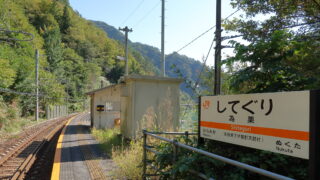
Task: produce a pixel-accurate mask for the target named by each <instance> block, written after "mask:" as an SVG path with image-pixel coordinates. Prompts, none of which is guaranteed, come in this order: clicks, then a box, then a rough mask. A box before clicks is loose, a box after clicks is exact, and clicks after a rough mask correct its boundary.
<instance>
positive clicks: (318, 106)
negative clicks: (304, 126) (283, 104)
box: [309, 90, 320, 180]
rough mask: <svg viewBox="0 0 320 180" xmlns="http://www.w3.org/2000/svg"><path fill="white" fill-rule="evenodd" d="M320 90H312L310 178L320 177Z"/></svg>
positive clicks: (314, 179) (315, 179)
mask: <svg viewBox="0 0 320 180" xmlns="http://www.w3.org/2000/svg"><path fill="white" fill-rule="evenodd" d="M319 141H320V90H317V91H310V145H309V154H310V155H309V179H311V180H317V179H320V170H319V168H320V143H319Z"/></svg>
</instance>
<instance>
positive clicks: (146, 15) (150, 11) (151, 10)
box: [133, 0, 161, 27]
mask: <svg viewBox="0 0 320 180" xmlns="http://www.w3.org/2000/svg"><path fill="white" fill-rule="evenodd" d="M160 2H161V1H160V0H159V1H158V3H157V4H155V5H154V6H153V7H152V8H151V9H150V10H149V11H148V12H147V13H146V14H145V15H144V16H143V17H142V18H141V19H140V20H139V21H138V22H137V23H136V24H135V25H134V26H133V27H137V26H138V25H139V24H140V23H141V22H142V21H143V20H144V19H145V18H146V17H148V16H149V15H150V13H152V12H153V10H154V9H155V8H157V7H158V6H159V5H160Z"/></svg>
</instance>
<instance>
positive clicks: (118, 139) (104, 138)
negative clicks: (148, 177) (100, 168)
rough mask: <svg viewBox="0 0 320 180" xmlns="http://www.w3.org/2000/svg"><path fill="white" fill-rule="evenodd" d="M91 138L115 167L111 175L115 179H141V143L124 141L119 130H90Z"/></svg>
mask: <svg viewBox="0 0 320 180" xmlns="http://www.w3.org/2000/svg"><path fill="white" fill-rule="evenodd" d="M92 134H93V136H94V137H95V138H96V139H97V140H98V141H99V142H100V144H101V145H100V147H101V148H102V150H103V151H104V152H107V153H108V155H110V156H111V157H112V159H113V161H114V162H115V163H116V165H117V167H118V168H116V169H115V170H114V171H113V172H112V174H113V175H114V178H115V179H142V176H141V174H142V167H141V162H142V152H143V148H142V142H141V141H124V139H123V138H122V136H121V135H120V130H119V129H118V128H115V129H105V130H97V129H93V130H92Z"/></svg>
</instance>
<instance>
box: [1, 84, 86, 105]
mask: <svg viewBox="0 0 320 180" xmlns="http://www.w3.org/2000/svg"><path fill="white" fill-rule="evenodd" d="M0 92H3V93H10V94H16V95H22V96H37V94H35V93H31V92H19V91H15V90H12V89H6V88H0ZM39 97H40V98H43V99H64V100H68V101H69V102H74V103H75V102H82V101H84V100H85V99H71V98H68V97H50V96H48V95H45V94H39Z"/></svg>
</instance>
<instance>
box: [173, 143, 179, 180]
mask: <svg viewBox="0 0 320 180" xmlns="http://www.w3.org/2000/svg"><path fill="white" fill-rule="evenodd" d="M177 143H178V141H177V140H176V139H174V140H173V143H172V144H173V163H172V165H174V163H176V161H177V159H178V146H177ZM173 179H176V174H174V175H173Z"/></svg>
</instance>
